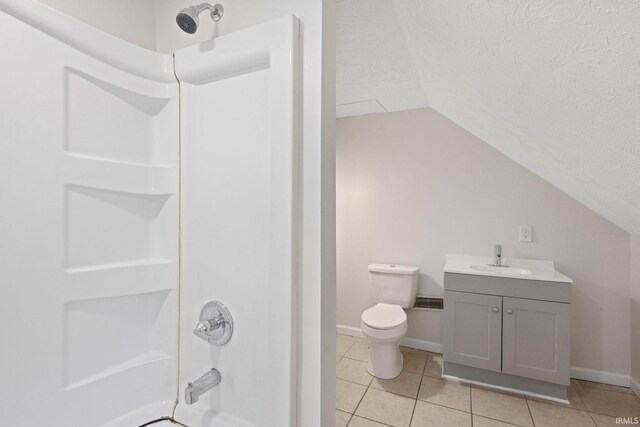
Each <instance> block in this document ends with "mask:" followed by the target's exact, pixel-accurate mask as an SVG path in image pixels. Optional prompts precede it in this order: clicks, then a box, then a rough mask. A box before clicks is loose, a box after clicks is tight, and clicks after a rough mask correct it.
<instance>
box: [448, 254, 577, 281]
mask: <svg viewBox="0 0 640 427" xmlns="http://www.w3.org/2000/svg"><path fill="white" fill-rule="evenodd" d="M493 261H494V259H493V258H491V257H483V256H470V255H447V263H446V265H445V266H444V272H445V273H457V274H469V275H473V276H491V277H500V278H512V279H521V280H535V281H545V282H557V283H571V282H572V280H571V279H570V278H568V277H567V276H565V275H564V274H562V273H560V272H559V271H557V270H556V269H555V265H554V262H553V261H551V260H538V259H522V258H502V259H501V262H502V264H503V266H502V267H497V266H494V265H493ZM505 266H508V267H505Z"/></svg>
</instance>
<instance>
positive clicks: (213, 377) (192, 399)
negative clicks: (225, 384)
mask: <svg viewBox="0 0 640 427" xmlns="http://www.w3.org/2000/svg"><path fill="white" fill-rule="evenodd" d="M221 379H222V377H221V375H220V372H218V370H217V369H215V368H214V369H211V370H210V371H208V372H207V373H206V374H204V375H203V376H201V377H200V378H198V379H197V380H195V381H194V382H190V383H187V388H186V389H185V390H184V401H185V403H186V404H187V405H193V404H194V403H196V402H197V401H198V399H199V398H200V396H202V395H203V394H204V393H206V392H208V391H209V390H211V389H212V388H213V387H215V386H216V385H218V384H219V383H220V380H221Z"/></svg>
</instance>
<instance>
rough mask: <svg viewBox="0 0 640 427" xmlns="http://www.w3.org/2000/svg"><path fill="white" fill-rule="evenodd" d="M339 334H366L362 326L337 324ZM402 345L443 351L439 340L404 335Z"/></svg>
mask: <svg viewBox="0 0 640 427" xmlns="http://www.w3.org/2000/svg"><path fill="white" fill-rule="evenodd" d="M336 330H337V332H338V333H339V334H343V335H350V336H352V337H358V338H364V334H363V333H362V330H361V329H360V328H354V327H353V326H345V325H336ZM400 345H402V346H405V347H410V348H417V349H418V350H424V351H430V352H432V353H442V344H441V343H439V342H432V341H425V340H419V339H417V338H410V337H404V338H402V339H401V340H400Z"/></svg>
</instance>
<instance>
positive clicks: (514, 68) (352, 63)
mask: <svg viewBox="0 0 640 427" xmlns="http://www.w3.org/2000/svg"><path fill="white" fill-rule="evenodd" d="M337 19H338V27H337V31H338V32H337V37H338V72H337V79H338V104H340V103H342V104H347V103H358V102H360V101H366V100H371V99H377V100H378V101H379V102H380V103H381V104H382V105H385V102H387V103H389V105H390V107H387V108H386V109H387V110H401V109H408V108H415V107H416V106H417V104H420V102H426V104H428V105H429V106H430V107H432V108H434V109H435V110H437V111H439V112H440V113H442V114H444V115H445V116H447V117H448V118H450V119H451V120H453V121H454V122H455V123H457V124H458V125H460V126H462V127H463V128H465V129H466V130H468V131H469V132H471V133H473V134H475V135H476V136H478V137H480V138H481V139H483V140H484V141H486V142H487V143H488V144H490V145H492V146H493V147H495V148H496V149H498V150H499V151H501V152H502V153H504V154H506V155H507V156H509V157H510V158H511V159H513V160H514V161H516V162H518V163H520V164H521V165H523V166H524V167H526V168H528V169H529V170H531V171H532V172H534V173H536V174H537V175H539V176H540V177H542V178H543V179H545V180H547V181H549V182H550V183H551V184H553V185H555V186H556V187H558V188H560V189H562V190H563V191H565V192H567V193H568V194H570V195H571V196H573V197H574V198H575V199H577V200H578V201H580V202H582V203H583V204H585V205H586V206H588V207H590V208H591V209H592V210H594V211H595V212H597V213H599V214H600V215H602V216H604V217H605V218H607V219H609V220H610V221H612V222H613V223H615V224H617V225H618V226H620V227H621V228H623V229H624V230H626V231H628V232H629V233H631V234H636V235H640V3H639V2H636V1H628V0H620V1H613V0H572V1H560V2H559V1H550V0H533V1H532V0H513V1H506V0H503V1H498V0H473V1H469V0H393V1H392V0H389V1H381V0H374V1H366V0H338V17H337ZM400 34H402V37H400ZM387 37H388V38H387ZM392 43H393V44H394V45H393V46H391V44H392ZM387 54H389V55H391V56H390V57H389V58H388V60H385V59H384V58H382V56H383V55H387ZM407 55H408V56H407ZM416 78H417V79H418V80H417V81H418V83H417V84H418V85H419V87H420V90H421V91H422V95H423V96H424V98H422V99H424V100H426V101H416V100H420V99H421V98H420V97H419V96H417V95H416V94H415V93H413V92H414V91H415V87H416V80H415V79H416ZM408 92H411V95H410V96H407V97H406V99H407V102H406V103H404V104H403V102H402V101H403V99H405V94H406V93H408ZM385 97H386V98H385ZM385 99H390V100H392V102H390V101H385ZM496 191H500V190H499V189H496Z"/></svg>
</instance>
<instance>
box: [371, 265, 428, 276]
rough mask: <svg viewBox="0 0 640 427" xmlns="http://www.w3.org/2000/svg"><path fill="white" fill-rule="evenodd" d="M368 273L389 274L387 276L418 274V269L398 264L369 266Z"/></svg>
mask: <svg viewBox="0 0 640 427" xmlns="http://www.w3.org/2000/svg"><path fill="white" fill-rule="evenodd" d="M369 271H370V272H372V273H389V274H410V275H415V274H418V271H420V269H419V268H418V267H416V266H414V265H400V264H369Z"/></svg>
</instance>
